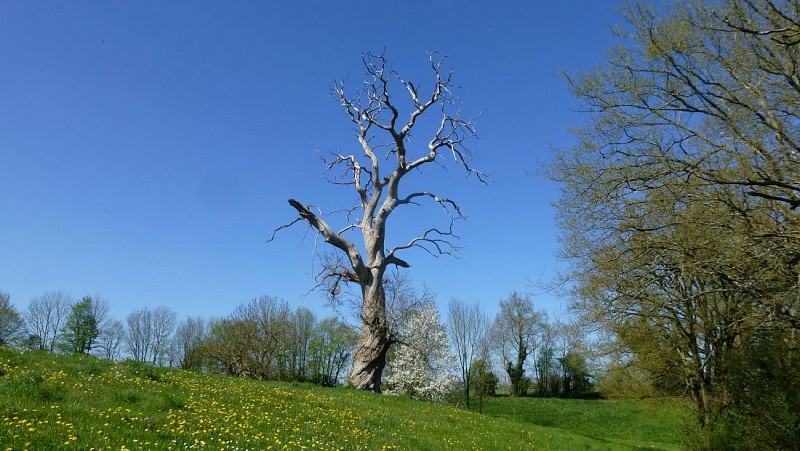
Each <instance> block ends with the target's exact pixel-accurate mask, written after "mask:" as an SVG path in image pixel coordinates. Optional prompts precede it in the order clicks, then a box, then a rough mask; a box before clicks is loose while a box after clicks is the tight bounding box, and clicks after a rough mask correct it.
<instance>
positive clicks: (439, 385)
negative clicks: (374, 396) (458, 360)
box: [386, 302, 458, 402]
mask: <svg viewBox="0 0 800 451" xmlns="http://www.w3.org/2000/svg"><path fill="white" fill-rule="evenodd" d="M403 326H404V327H403V328H402V336H401V339H400V345H399V347H398V349H397V351H396V352H395V354H394V358H393V359H392V360H391V361H390V362H389V372H388V375H387V377H386V383H387V385H388V386H389V389H388V390H386V393H387V394H406V395H409V396H411V397H413V398H416V399H424V400H429V401H436V402H441V401H443V399H444V397H445V395H447V394H448V393H450V392H452V391H454V390H455V389H457V386H458V381H457V380H456V378H455V376H453V374H452V373H451V369H452V368H453V364H454V355H453V354H452V352H451V351H450V346H449V343H448V341H447V332H446V329H445V326H444V325H443V324H442V322H441V320H440V317H439V311H438V310H437V309H436V305H435V304H433V303H432V302H429V303H427V304H425V305H424V306H423V307H422V308H420V309H419V310H417V311H415V312H413V313H412V314H411V315H409V317H408V319H407V320H406V321H405V324H404V325H403Z"/></svg>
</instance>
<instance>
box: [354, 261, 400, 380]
mask: <svg viewBox="0 0 800 451" xmlns="http://www.w3.org/2000/svg"><path fill="white" fill-rule="evenodd" d="M372 282H373V283H372V284H368V285H367V286H365V287H364V288H363V290H364V304H363V310H362V314H361V333H360V334H359V337H358V347H357V348H356V352H355V354H354V355H353V363H352V366H351V368H350V375H349V376H348V380H347V384H348V386H352V387H354V388H358V389H361V390H370V391H374V392H377V393H380V391H381V377H382V375H383V368H384V367H385V366H386V353H387V352H388V351H389V346H391V340H390V338H389V329H388V326H387V323H386V293H385V292H384V289H383V280H382V278H381V279H379V278H376V277H372Z"/></svg>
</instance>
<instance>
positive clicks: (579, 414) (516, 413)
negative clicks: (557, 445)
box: [483, 396, 691, 450]
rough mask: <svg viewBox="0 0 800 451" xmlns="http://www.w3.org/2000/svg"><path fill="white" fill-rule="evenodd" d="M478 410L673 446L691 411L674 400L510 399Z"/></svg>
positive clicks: (631, 442)
mask: <svg viewBox="0 0 800 451" xmlns="http://www.w3.org/2000/svg"><path fill="white" fill-rule="evenodd" d="M483 412H484V413H485V414H487V415H491V416H494V417H500V418H505V419H507V420H511V421H516V422H522V423H528V424H535V425H538V426H545V427H551V428H557V429H559V430H564V431H569V432H572V433H574V434H577V435H581V436H585V437H589V438H593V439H596V440H600V441H602V442H604V443H607V444H608V445H609V446H617V445H628V446H632V447H641V448H650V449H665V450H669V449H679V448H680V445H681V442H680V440H681V436H680V433H679V431H680V430H681V428H682V427H683V426H684V425H685V424H686V423H685V422H686V421H688V420H689V419H690V415H691V410H690V409H689V406H688V405H687V404H686V402H685V401H683V400H679V399H645V400H634V399H611V400H603V399H597V400H594V399H592V400H588V399H586V400H584V399H561V398H534V397H525V398H512V397H508V396H502V397H497V398H488V399H485V400H484V406H483Z"/></svg>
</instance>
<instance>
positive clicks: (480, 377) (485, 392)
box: [469, 351, 499, 413]
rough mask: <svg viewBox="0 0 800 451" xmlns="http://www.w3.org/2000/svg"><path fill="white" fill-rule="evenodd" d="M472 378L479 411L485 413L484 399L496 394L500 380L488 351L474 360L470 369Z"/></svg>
mask: <svg viewBox="0 0 800 451" xmlns="http://www.w3.org/2000/svg"><path fill="white" fill-rule="evenodd" d="M469 371H470V372H469V375H470V379H471V380H472V384H471V385H472V387H473V389H474V392H475V396H476V397H477V398H478V412H479V413H483V400H484V398H486V397H489V396H495V394H496V391H497V384H498V383H499V380H498V378H497V375H496V374H494V371H492V365H491V362H489V359H488V351H487V352H486V353H485V355H484V357H482V358H480V359H478V360H475V361H474V362H472V365H471V366H470V370H469Z"/></svg>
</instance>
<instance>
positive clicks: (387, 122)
mask: <svg viewBox="0 0 800 451" xmlns="http://www.w3.org/2000/svg"><path fill="white" fill-rule="evenodd" d="M429 60H430V68H431V71H432V75H433V81H434V83H433V87H432V89H431V90H430V91H427V92H428V94H427V96H426V94H423V93H422V92H420V89H419V88H418V87H417V86H416V85H415V84H413V83H412V82H410V81H405V80H403V79H402V78H400V76H399V74H398V73H397V72H395V71H394V70H392V69H391V68H390V67H389V64H388V61H387V59H386V57H385V56H384V55H383V54H379V55H372V54H369V55H367V56H365V57H363V58H362V61H363V65H364V68H365V69H366V74H367V79H366V81H365V83H364V85H363V87H362V88H361V89H358V90H356V91H355V93H354V95H352V96H351V95H349V94H348V93H346V92H345V86H344V82H340V83H337V84H336V85H335V86H334V88H333V93H334V95H335V97H336V99H337V100H338V101H339V102H340V104H341V106H342V107H343V109H344V112H345V114H346V115H347V117H348V118H349V119H350V121H352V123H353V124H354V125H355V131H356V136H357V138H358V142H359V144H360V148H361V149H360V150H359V151H358V152H355V153H353V154H346V153H342V152H336V153H334V155H333V157H332V158H331V159H330V160H329V161H326V173H327V174H328V175H332V176H334V177H335V179H333V180H331V181H332V182H333V183H334V184H336V185H347V186H349V187H351V188H352V191H351V193H352V194H354V195H355V197H356V199H357V202H356V205H357V206H356V208H355V209H353V210H348V211H347V218H348V219H350V218H353V217H355V216H360V219H358V220H357V221H348V223H349V224H347V225H346V226H345V227H343V228H342V229H339V230H338V231H337V230H335V229H334V228H332V227H331V225H329V224H328V222H327V221H326V220H325V219H323V218H322V215H321V214H319V213H317V212H315V211H312V208H311V207H310V206H306V205H304V204H303V203H301V202H299V201H297V200H294V199H289V205H291V206H292V207H293V208H294V209H295V210H297V212H298V214H299V216H298V217H297V218H296V219H295V220H294V221H292V222H290V223H288V224H286V225H283V226H281V227H279V228H278V229H276V232H277V231H278V230H281V229H283V228H286V227H289V226H291V225H293V224H296V223H298V222H300V223H307V224H308V225H309V226H310V227H313V228H314V229H315V230H316V231H317V232H318V234H319V235H320V236H321V237H322V238H323V239H324V240H325V242H327V243H328V244H330V245H332V246H333V247H335V248H337V249H338V250H339V251H341V252H340V253H339V255H341V256H342V258H341V259H336V258H334V259H331V258H328V259H326V260H324V261H323V265H324V268H323V272H322V273H321V274H320V276H319V277H320V281H321V282H322V283H321V284H320V286H323V285H324V286H325V287H326V288H327V289H328V290H329V292H330V293H331V294H332V295H336V294H338V292H339V291H340V289H341V288H340V285H341V284H342V283H353V284H357V285H358V286H359V287H360V294H361V300H362V302H361V306H360V316H361V318H360V319H361V332H360V335H359V339H358V347H357V349H356V352H355V354H354V356H353V362H352V367H351V370H350V374H349V377H348V381H347V383H348V385H350V386H353V387H355V388H359V389H363V390H372V391H376V392H380V389H381V374H382V372H383V368H384V366H385V359H386V352H387V351H388V350H389V347H390V346H391V344H392V340H393V338H392V336H391V333H390V331H389V328H388V327H387V319H386V292H385V290H384V275H385V274H386V270H387V268H388V267H389V266H390V265H395V266H397V267H402V268H407V267H409V264H408V262H406V261H405V260H403V259H402V258H401V257H400V255H399V254H401V253H402V252H403V251H406V250H409V249H412V248H422V249H424V250H425V251H427V252H428V253H430V254H433V255H442V254H451V253H453V252H454V251H455V250H456V247H455V245H454V243H453V241H452V240H453V239H455V238H457V237H456V236H455V235H454V234H453V223H454V222H455V221H456V220H458V219H463V216H462V213H461V209H460V208H459V205H458V204H457V203H456V202H455V201H453V200H451V199H448V198H445V197H441V196H439V195H437V194H435V193H433V192H430V191H424V190H420V191H414V192H410V193H407V194H406V193H403V192H401V181H402V180H403V179H404V177H405V176H406V175H408V174H409V173H412V172H415V173H417V172H419V170H421V169H423V168H424V167H427V166H429V165H437V164H438V165H442V166H445V165H447V164H448V163H447V160H450V159H451V158H452V160H450V163H449V164H454V165H456V166H458V167H459V168H461V169H462V170H464V171H466V173H467V175H474V176H476V177H477V178H478V180H480V181H481V182H482V183H483V182H484V177H483V174H481V173H480V172H478V171H476V170H475V169H474V168H472V166H471V164H470V158H471V153H470V151H469V149H468V148H467V147H466V146H465V143H466V142H467V141H468V140H469V139H470V138H473V137H475V136H476V135H475V129H474V127H473V125H474V119H475V118H474V117H471V118H468V119H464V118H462V117H461V116H460V111H459V105H460V102H459V100H458V99H457V98H456V97H455V95H454V93H453V89H454V88H455V87H456V86H455V85H454V84H453V81H452V76H453V72H452V71H449V72H444V70H443V68H442V63H443V62H444V58H440V57H439V56H438V55H437V54H436V53H431V54H430V55H429ZM392 89H398V90H400V92H401V93H402V92H403V91H404V94H403V95H402V96H400V98H398V97H397V94H396V93H394V92H393V91H392ZM406 109H407V110H408V112H407V113H406V112H401V110H406ZM428 118H430V119H432V121H431V122H429V123H427V124H426V125H422V126H421V125H420V124H423V122H422V121H421V120H422V119H428ZM426 122H427V121H426ZM422 127H429V129H430V130H431V132H430V133H431V134H432V137H431V138H430V139H429V140H428V141H427V142H425V141H420V140H418V139H419V138H416V137H415V138H416V139H415V143H423V145H422V146H419V147H421V148H417V147H414V146H412V145H411V143H410V140H409V138H410V135H411V132H412V130H414V129H415V128H416V129H417V130H419V129H421V128H422ZM337 171H338V172H337ZM337 174H339V175H337ZM341 174H343V175H341ZM425 201H428V202H435V203H438V205H439V206H441V208H442V209H443V210H444V213H445V214H446V215H447V218H448V220H449V223H448V225H447V226H446V227H441V228H435V227H431V228H427V229H426V230H422V231H421V232H420V234H419V235H417V236H416V237H413V238H409V239H407V240H405V241H398V243H402V244H398V245H395V246H394V247H391V248H388V249H387V244H386V242H387V240H386V238H387V222H388V220H389V218H390V216H391V215H392V213H393V212H394V211H395V210H397V209H398V207H402V206H407V205H419V204H421V203H422V202H425ZM358 231H360V232H361V238H362V239H363V247H359V246H358V245H356V244H355V243H354V242H353V241H351V240H350V239H349V238H347V237H346V236H345V235H348V236H349V234H348V232H351V233H352V232H355V233H357V232H358ZM273 237H274V235H273ZM337 252H338V251H337Z"/></svg>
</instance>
